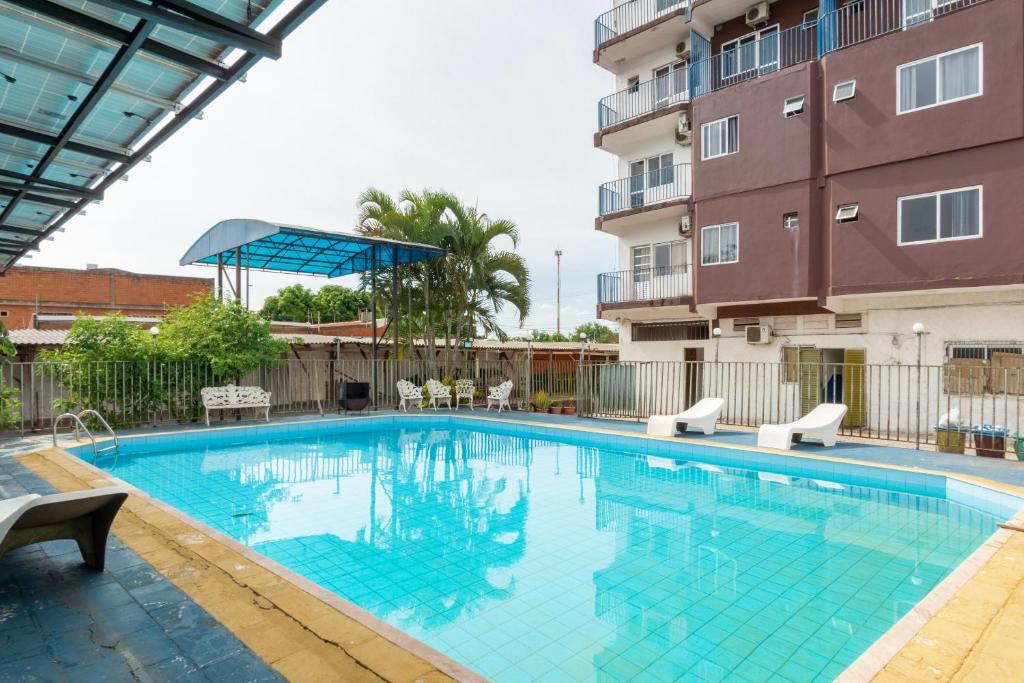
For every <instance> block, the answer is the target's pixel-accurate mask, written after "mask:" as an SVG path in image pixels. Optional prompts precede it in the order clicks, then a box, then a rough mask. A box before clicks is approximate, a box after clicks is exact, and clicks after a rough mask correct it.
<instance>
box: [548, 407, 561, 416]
mask: <svg viewBox="0 0 1024 683" xmlns="http://www.w3.org/2000/svg"><path fill="white" fill-rule="evenodd" d="M548 412H549V413H551V414H552V415H561V414H562V406H551V407H550V408H548Z"/></svg>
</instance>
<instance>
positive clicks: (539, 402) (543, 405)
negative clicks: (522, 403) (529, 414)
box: [530, 389, 551, 413]
mask: <svg viewBox="0 0 1024 683" xmlns="http://www.w3.org/2000/svg"><path fill="white" fill-rule="evenodd" d="M530 405H531V406H533V409H534V411H536V412H538V413H546V412H548V408H550V407H551V397H550V396H548V392H546V391H544V390H543V389H540V390H538V391H537V392H535V393H534V394H533V401H532V402H531V403H530Z"/></svg>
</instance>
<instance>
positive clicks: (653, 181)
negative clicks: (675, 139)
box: [629, 153, 675, 209]
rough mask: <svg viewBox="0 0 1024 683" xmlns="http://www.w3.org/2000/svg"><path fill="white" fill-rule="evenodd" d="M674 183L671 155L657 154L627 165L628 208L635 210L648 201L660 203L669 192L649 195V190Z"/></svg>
mask: <svg viewBox="0 0 1024 683" xmlns="http://www.w3.org/2000/svg"><path fill="white" fill-rule="evenodd" d="M674 182H675V166H674V165H673V164H672V154H671V153H668V154H659V155H658V156H653V157H649V158H647V159H639V160H637V161H632V162H630V164H629V208H631V209H637V208H640V207H642V206H644V205H645V204H646V203H647V202H648V201H661V200H662V199H665V198H666V196H665V195H670V194H671V191H669V192H665V191H662V192H660V193H655V194H654V195H651V194H650V192H649V190H651V189H653V188H656V187H662V186H665V185H668V186H672V184H673V183H674Z"/></svg>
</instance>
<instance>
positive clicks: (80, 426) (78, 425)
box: [53, 408, 121, 456]
mask: <svg viewBox="0 0 1024 683" xmlns="http://www.w3.org/2000/svg"><path fill="white" fill-rule="evenodd" d="M90 416H91V417H94V418H96V419H97V420H98V421H99V423H100V424H101V425H103V428H104V429H105V430H106V431H107V434H109V435H110V436H112V437H113V439H114V445H112V446H107V447H105V448H100V447H99V445H98V444H97V443H96V437H95V436H93V433H92V432H90V431H89V428H88V427H86V426H85V423H84V422H83V421H82V418H85V417H90ZM65 419H69V420H71V421H72V422H73V423H74V425H75V439H76V440H77V439H78V435H79V433H80V432H85V433H86V435H88V437H89V440H90V441H91V442H92V452H93V455H96V456H99V455H101V454H103V453H109V452H110V451H114V453H115V454H118V455H119V454H120V453H121V444H120V443H118V441H117V433H116V432H115V431H114V430H113V429H111V428H110V424H109V423H108V422H107V421H106V420H105V419H103V416H102V415H100V414H99V413H98V412H96V411H95V410H92V409H91V408H88V409H86V410H83V411H82V412H80V413H78V414H77V415H76V414H75V413H64V414H62V415H60V416H58V417H57V419H56V420H54V421H53V445H54V446H56V445H57V428H58V427H59V426H60V423H61V422H62V421H63V420H65Z"/></svg>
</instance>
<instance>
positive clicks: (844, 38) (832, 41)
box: [818, 0, 985, 56]
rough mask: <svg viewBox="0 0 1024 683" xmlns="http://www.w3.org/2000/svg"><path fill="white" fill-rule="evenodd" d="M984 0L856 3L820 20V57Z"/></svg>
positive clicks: (872, 1)
mask: <svg viewBox="0 0 1024 683" xmlns="http://www.w3.org/2000/svg"><path fill="white" fill-rule="evenodd" d="M984 1H985V0H860V2H856V3H853V4H850V5H845V6H843V7H840V8H838V9H836V10H834V11H832V12H829V13H827V14H825V15H824V16H822V17H821V19H820V20H819V21H818V31H819V33H820V35H821V41H820V46H819V47H820V54H821V55H822V56H823V55H825V54H828V53H829V52H834V51H836V50H841V49H842V48H844V47H849V46H851V45H856V44H857V43H862V42H864V41H865V40H870V39H872V38H877V37H879V36H884V35H886V34H888V33H895V32H896V31H902V30H903V29H905V28H910V27H912V26H915V25H917V24H922V23H926V22H928V21H931V20H932V19H937V18H939V17H943V16H945V15H947V14H950V13H951V12H955V11H957V10H960V9H964V8H966V7H970V6H971V5H977V4H979V3H981V2H984Z"/></svg>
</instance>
